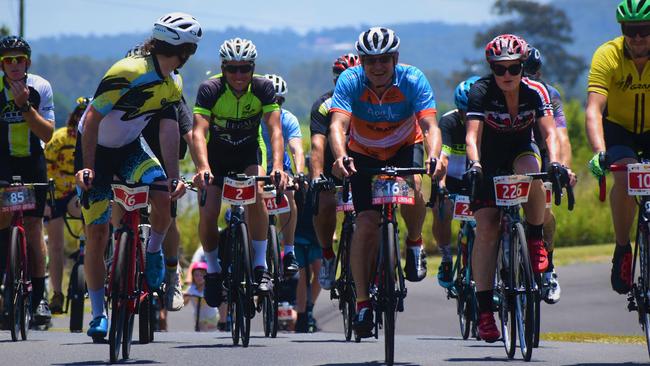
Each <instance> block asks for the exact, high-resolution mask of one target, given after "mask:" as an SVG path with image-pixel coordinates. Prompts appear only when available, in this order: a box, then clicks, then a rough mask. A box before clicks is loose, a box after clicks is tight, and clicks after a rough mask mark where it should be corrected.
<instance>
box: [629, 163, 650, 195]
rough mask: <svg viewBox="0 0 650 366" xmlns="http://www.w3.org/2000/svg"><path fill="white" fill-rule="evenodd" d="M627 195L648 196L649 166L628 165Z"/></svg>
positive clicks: (649, 185)
mask: <svg viewBox="0 0 650 366" xmlns="http://www.w3.org/2000/svg"><path fill="white" fill-rule="evenodd" d="M627 193H628V194H629V195H631V196H650V164H628V166H627Z"/></svg>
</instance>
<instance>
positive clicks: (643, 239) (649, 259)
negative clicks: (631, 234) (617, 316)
mask: <svg viewBox="0 0 650 366" xmlns="http://www.w3.org/2000/svg"><path fill="white" fill-rule="evenodd" d="M641 215H642V213H641V212H639V218H641V217H642V216H641ZM641 225H647V224H645V222H643V221H641V220H639V224H638V229H637V240H638V243H639V249H640V250H639V275H640V276H639V285H638V287H639V288H640V291H639V290H637V291H638V292H639V296H638V300H637V302H638V304H637V306H638V311H639V322H640V323H641V326H642V328H643V333H644V334H645V339H646V348H647V351H648V355H650V299H649V298H648V291H650V248H649V245H650V238H649V235H650V226H645V227H642V226H641Z"/></svg>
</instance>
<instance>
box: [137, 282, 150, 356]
mask: <svg viewBox="0 0 650 366" xmlns="http://www.w3.org/2000/svg"><path fill="white" fill-rule="evenodd" d="M152 300H153V295H152V294H147V295H146V296H144V298H143V299H142V301H140V306H139V307H138V343H139V344H147V343H149V342H151V330H152V329H151V328H152V327H151V325H152V322H151V315H152V312H153V301H152Z"/></svg>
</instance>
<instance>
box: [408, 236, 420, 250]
mask: <svg viewBox="0 0 650 366" xmlns="http://www.w3.org/2000/svg"><path fill="white" fill-rule="evenodd" d="M406 246H407V247H409V248H411V247H421V246H422V237H421V236H420V238H419V239H418V240H411V239H409V238H406Z"/></svg>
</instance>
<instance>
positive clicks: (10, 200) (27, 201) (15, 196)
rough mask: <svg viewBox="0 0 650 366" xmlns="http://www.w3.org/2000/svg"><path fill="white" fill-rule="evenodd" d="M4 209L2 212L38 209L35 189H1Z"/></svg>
mask: <svg viewBox="0 0 650 366" xmlns="http://www.w3.org/2000/svg"><path fill="white" fill-rule="evenodd" d="M0 192H2V202H1V204H2V208H1V209H0V212H14V211H26V210H33V209H34V208H36V195H35V194H34V189H33V188H32V187H28V186H20V187H6V188H1V189H0Z"/></svg>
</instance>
